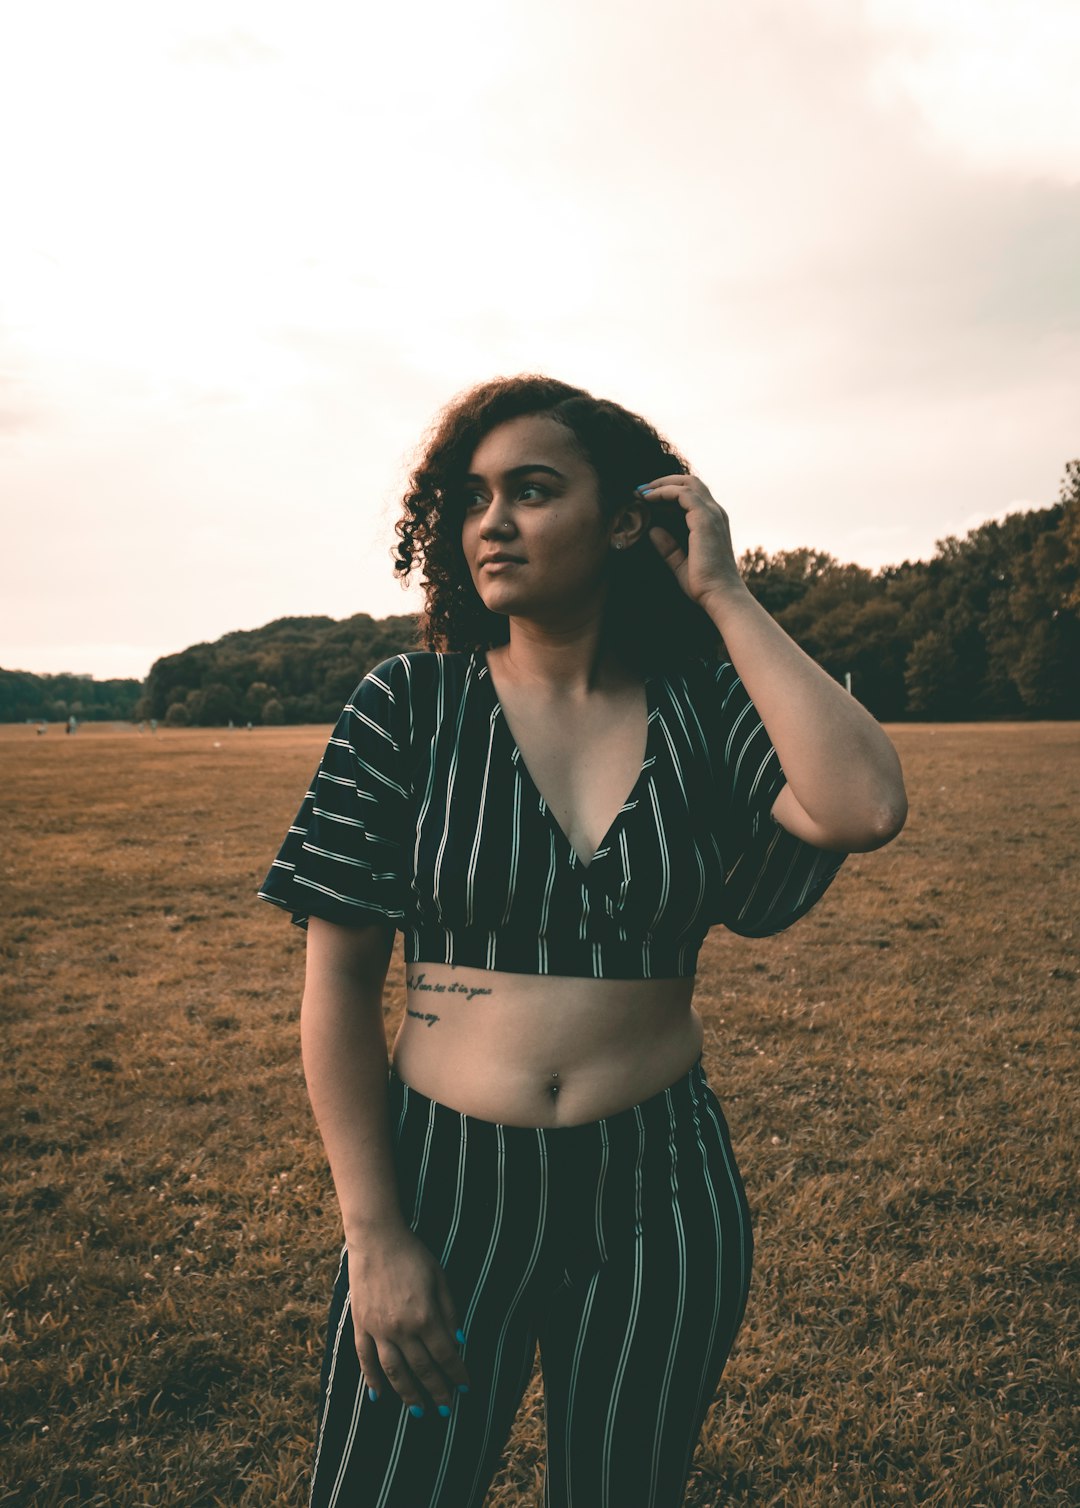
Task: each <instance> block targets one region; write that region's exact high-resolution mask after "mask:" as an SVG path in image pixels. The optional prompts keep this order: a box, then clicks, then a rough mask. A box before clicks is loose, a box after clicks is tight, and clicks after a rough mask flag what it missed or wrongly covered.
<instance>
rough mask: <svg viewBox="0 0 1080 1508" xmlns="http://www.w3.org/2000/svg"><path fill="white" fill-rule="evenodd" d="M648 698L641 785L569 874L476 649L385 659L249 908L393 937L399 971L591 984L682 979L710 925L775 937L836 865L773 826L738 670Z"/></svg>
mask: <svg viewBox="0 0 1080 1508" xmlns="http://www.w3.org/2000/svg"><path fill="white" fill-rule="evenodd" d="M646 696H647V699H648V707H649V721H648V739H647V744H646V751H645V758H644V762H643V763H642V766H641V770H640V772H639V774H638V778H637V781H636V783H635V785H634V787H633V789H632V790H631V791H630V793H629V795H628V796H627V798H626V801H625V802H624V803H623V805H622V807H621V808H620V810H619V812H618V813H617V815H616V816H615V819H614V821H613V822H612V824H611V827H610V828H609V829H608V831H607V832H606V833H605V835H604V837H603V838H602V839H601V841H600V846H599V848H598V849H597V850H596V853H595V855H594V856H593V858H592V860H591V861H590V862H589V863H588V864H584V863H583V862H582V861H581V859H580V857H579V856H578V854H577V853H576V852H575V850H574V848H573V847H572V845H571V844H570V842H569V840H568V839H567V837H566V836H565V834H564V833H563V831H562V829H561V828H560V827H559V825H558V824H557V823H556V821H555V819H554V817H553V816H552V814H551V811H550V809H549V807H548V805H547V803H546V802H545V800H544V798H543V796H542V795H541V793H540V791H539V790H538V789H537V787H536V785H535V784H534V783H533V780H532V777H531V776H530V774H529V771H528V769H527V768H526V765H525V762H524V760H523V759H522V757H521V752H520V750H519V749H518V747H517V744H516V743H515V741H514V738H513V735H512V734H511V732H510V729H509V727H508V725H507V722H506V718H505V716H504V715H503V710H502V707H501V706H500V704H499V699H498V696H497V694H496V692H495V688H494V684H493V682H492V678H491V674H490V672H489V669H488V664H487V658H486V656H485V654H484V652H483V651H482V650H474V651H472V652H471V653H430V652H424V651H416V652H411V653H406V654H398V655H394V656H393V657H392V658H391V659H388V660H384V661H382V663H381V664H379V665H376V666H375V668H374V669H373V670H370V671H369V672H368V673H367V675H365V676H364V678H363V680H362V681H361V682H360V684H359V685H358V686H357V687H356V690H355V691H354V692H353V694H352V696H351V697H350V699H349V701H348V702H347V704H346V705H345V707H344V709H343V710H342V713H341V716H340V717H339V718H338V721H337V725H336V726H335V728H334V731H333V734H332V735H331V737H330V740H329V742H328V743H327V745H326V750H325V752H324V754H323V756H322V760H321V761H320V763H319V767H318V769H317V770H316V772H315V776H314V779H313V780H312V782H311V789H310V790H309V791H308V792H307V794H306V796H305V797H304V800H303V803H302V805H301V807H300V810H299V812H298V813H297V816H296V820H295V822H294V823H293V824H292V826H291V827H290V828H289V831H288V833H287V834H286V837H285V841H284V842H283V844H282V846H281V851H280V852H279V854H278V856H277V858H276V859H275V860H274V862H273V864H272V865H271V867H270V872H269V874H268V875H267V876H266V879H265V881H264V882H263V886H262V888H261V889H260V891H259V895H260V897H261V898H262V899H263V900H266V901H270V902H272V903H273V904H274V905H277V906H281V907H284V908H285V909H286V910H288V911H291V912H292V919H293V921H294V923H296V925H298V926H301V927H306V925H307V919H308V917H309V916H319V917H323V918H325V919H326V920H327V921H331V922H337V923H339V924H342V925H345V926H363V925H366V924H369V923H371V922H383V923H391V924H393V926H394V927H395V928H396V929H399V930H400V931H401V932H402V933H403V935H404V952H405V961H406V963H420V962H427V963H434V962H439V963H447V964H459V965H472V966H474V967H477V968H483V969H499V970H508V971H509V972H511V973H516V974H559V975H574V976H583V977H589V978H594V979H601V978H604V979H665V978H672V977H680V976H687V975H692V974H693V973H694V972H695V968H696V964H697V956H698V951H699V949H700V947H701V943H702V941H703V939H704V937H705V934H706V933H707V932H708V931H709V929H710V927H713V926H715V925H718V924H719V925H723V926H725V927H727V928H729V929H730V930H731V931H733V932H737V933H739V934H740V935H742V936H744V937H767V936H769V935H771V934H772V933H775V932H780V931H782V930H783V929H784V928H785V927H789V926H791V924H792V922H795V921H797V920H798V919H799V917H801V916H804V915H805V914H806V912H807V911H809V910H810V908H811V906H813V905H814V903H815V902H816V901H817V900H819V899H820V897H821V896H822V895H823V894H824V893H825V891H826V889H827V888H828V886H829V885H830V884H831V883H832V881H833V879H834V878H835V876H836V873H837V871H838V870H839V868H840V866H841V864H842V863H843V861H844V859H845V858H846V857H847V855H846V854H844V853H834V852H831V851H829V850H826V849H821V848H815V847H813V846H812V845H811V844H809V843H806V842H804V841H803V840H802V839H800V838H796V837H794V836H792V834H790V833H789V832H787V831H786V829H784V828H782V827H781V826H779V824H778V823H777V822H775V821H774V820H773V818H772V816H771V815H770V811H771V807H772V804H773V802H774V801H775V800H776V796H777V793H778V792H779V791H780V789H781V788H782V787H783V785H784V784H785V782H786V776H785V775H784V772H783V770H782V769H781V767H780V761H779V758H778V756H777V753H776V750H775V749H774V748H773V745H772V742H771V740H770V738H769V735H768V733H767V732H766V730H765V727H764V725H763V723H762V721H761V719H760V717H759V716H758V714H757V711H756V709H755V707H754V704H753V702H752V701H751V700H750V697H749V695H748V694H747V692H746V690H745V688H744V687H743V684H742V682H741V680H740V679H739V677H738V675H737V674H736V671H735V668H734V666H733V665H732V664H731V663H730V661H727V660H716V661H712V660H708V659H704V658H702V659H692V660H688V661H686V662H683V663H681V664H680V665H679V667H678V669H677V670H674V669H673V670H671V671H668V672H663V673H658V674H655V675H653V676H651V677H650V678H649V679H648V680H647V682H646Z"/></svg>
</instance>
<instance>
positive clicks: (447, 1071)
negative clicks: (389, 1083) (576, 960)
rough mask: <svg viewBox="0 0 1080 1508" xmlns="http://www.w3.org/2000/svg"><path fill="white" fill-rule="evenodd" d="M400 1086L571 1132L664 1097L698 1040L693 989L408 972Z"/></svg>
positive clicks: (431, 968)
mask: <svg viewBox="0 0 1080 1508" xmlns="http://www.w3.org/2000/svg"><path fill="white" fill-rule="evenodd" d="M405 980H406V986H407V999H406V1008H405V1016H404V1018H403V1020H402V1023H401V1029H400V1030H399V1032H398V1035H397V1038H396V1040H395V1042H394V1048H393V1054H392V1058H393V1064H394V1071H395V1072H396V1073H397V1075H398V1077H399V1078H401V1079H403V1080H404V1082H405V1083H406V1084H408V1085H410V1086H411V1087H412V1088H413V1089H416V1090H418V1091H419V1093H420V1094H423V1095H426V1096H427V1098H428V1099H432V1100H437V1101H439V1103H440V1104H443V1105H449V1106H450V1107H451V1108H452V1109H454V1110H459V1111H463V1112H464V1113H465V1114H466V1115H472V1116H475V1117H477V1118H478V1119H480V1120H486V1121H497V1122H499V1123H501V1124H502V1125H508V1126H573V1125H580V1124H582V1123H584V1122H587V1121H595V1120H600V1119H602V1118H603V1117H604V1116H608V1115H615V1114H617V1113H618V1112H619V1111H620V1110H627V1109H629V1108H630V1106H631V1105H636V1104H639V1103H640V1101H642V1100H645V1099H648V1098H649V1097H650V1096H651V1095H654V1094H659V1093H660V1091H661V1090H663V1089H666V1088H667V1087H668V1085H669V1084H674V1083H675V1082H676V1081H677V1080H678V1079H680V1078H682V1077H683V1075H684V1074H686V1073H687V1072H689V1070H690V1069H691V1068H692V1067H693V1065H694V1063H696V1062H697V1059H698V1057H699V1056H700V1053H701V1044H702V1040H703V1036H704V1030H703V1027H702V1023H701V1017H700V1016H699V1015H698V1013H697V1012H696V1011H695V1010H694V1008H693V1006H692V1004H691V1001H692V999H693V993H694V980H693V979H692V978H690V979H575V978H568V977H565V976H558V975H534V974H510V973H506V972H500V971H495V970H490V969H479V968H468V967H459V966H457V965H454V964H445V963H410V964H406V966H405Z"/></svg>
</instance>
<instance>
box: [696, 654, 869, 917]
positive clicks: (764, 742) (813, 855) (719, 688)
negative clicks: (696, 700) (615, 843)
mask: <svg viewBox="0 0 1080 1508" xmlns="http://www.w3.org/2000/svg"><path fill="white" fill-rule="evenodd" d="M708 670H709V674H710V677H711V679H712V681H713V688H712V692H711V708H710V711H711V717H710V718H709V721H708V725H707V726H708V731H707V737H708V738H709V741H710V752H711V755H712V763H713V773H714V777H715V778H716V780H717V782H718V791H717V798H718V799H717V802H716V806H715V822H716V828H715V839H716V845H717V849H718V851H719V854H720V857H721V863H722V867H723V872H724V884H723V890H722V894H721V896H720V903H719V914H718V915H716V916H715V917H714V920H715V921H717V922H719V923H721V924H722V925H723V926H725V927H727V928H728V929H729V930H730V931H732V932H736V933H738V934H739V935H740V936H742V937H770V936H772V935H773V934H774V933H776V932H782V931H783V930H784V929H785V927H790V926H791V925H792V923H793V922H797V921H798V920H799V918H800V917H803V916H805V915H806V913H807V912H808V911H809V910H810V908H811V907H812V906H815V905H816V904H817V902H818V901H819V900H820V899H821V897H822V896H823V895H824V894H825V892H826V890H828V888H829V886H830V885H831V884H832V882H833V880H834V879H835V878H836V876H837V873H838V872H839V870H840V866H841V865H842V864H843V862H844V860H845V859H846V858H847V854H846V853H840V852H833V851H832V850H830V849H824V848H815V847H814V845H813V844H811V843H807V842H806V841H805V840H804V839H802V838H797V837H795V836H794V835H793V834H792V833H789V832H788V831H787V829H786V828H783V827H781V826H780V824H779V823H778V822H776V821H775V820H774V818H773V817H772V814H771V813H772V805H773V802H774V801H775V800H776V798H777V796H778V794H779V793H780V791H781V790H782V789H783V787H784V786H785V785H786V784H787V776H786V775H785V774H784V771H783V768H782V766H781V764H780V758H779V755H778V754H777V752H776V749H775V748H774V747H773V743H772V739H771V738H770V737H769V734H768V732H767V731H766V729H765V725H764V723H763V722H762V720H761V718H760V716H759V715H758V711H757V708H756V707H755V706H754V703H753V702H752V701H751V699H750V695H749V693H748V692H747V690H746V687H745V686H744V685H743V683H742V681H741V680H740V678H739V675H738V673H737V671H736V670H735V667H734V665H732V664H731V662H730V661H729V660H723V661H719V662H715V663H710V664H709V665H708Z"/></svg>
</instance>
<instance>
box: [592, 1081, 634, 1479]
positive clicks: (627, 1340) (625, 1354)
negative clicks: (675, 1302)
mask: <svg viewBox="0 0 1080 1508" xmlns="http://www.w3.org/2000/svg"><path fill="white" fill-rule="evenodd" d="M634 1118H635V1120H636V1121H637V1127H638V1155H637V1163H636V1165H635V1167H634V1221H635V1225H636V1226H637V1228H638V1230H639V1231H640V1228H641V1165H642V1161H643V1159H644V1156H645V1120H644V1117H643V1116H642V1114H641V1107H640V1106H638V1105H635V1106H634ZM641 1246H642V1242H641V1237H640V1235H639V1236H638V1237H637V1238H636V1239H635V1241H634V1287H633V1292H632V1296H631V1299H630V1317H629V1319H628V1320H627V1322H626V1329H625V1331H624V1332H623V1340H622V1347H621V1349H620V1351H619V1360H618V1363H617V1364H616V1367H615V1380H614V1385H613V1387H612V1389H611V1399H610V1401H609V1403H608V1411H607V1419H606V1421H605V1423H604V1440H603V1446H602V1448H601V1459H600V1504H599V1508H625V1505H623V1504H618V1503H612V1501H611V1493H610V1488H611V1449H612V1445H613V1443H614V1437H615V1415H616V1413H617V1411H618V1407H619V1394H620V1393H621V1392H622V1385H623V1379H624V1377H625V1375H626V1365H627V1362H628V1361H629V1359H630V1346H631V1343H632V1341H633V1338H634V1329H635V1326H636V1325H637V1316H638V1308H639V1306H640V1303H641V1266H642V1261H641Z"/></svg>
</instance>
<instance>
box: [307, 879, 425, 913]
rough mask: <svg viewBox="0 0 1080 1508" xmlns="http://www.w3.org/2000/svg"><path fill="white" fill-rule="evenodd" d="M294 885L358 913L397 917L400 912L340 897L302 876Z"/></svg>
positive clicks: (334, 891) (349, 896)
mask: <svg viewBox="0 0 1080 1508" xmlns="http://www.w3.org/2000/svg"><path fill="white" fill-rule="evenodd" d="M295 883H296V884H297V885H303V886H304V887H305V888H306V889H308V890H317V891H319V893H320V894H321V895H328V896H330V897H331V899H332V900H335V901H341V902H342V903H343V904H344V905H346V906H355V907H356V908H357V909H358V910H360V911H377V912H378V913H379V915H380V916H385V917H398V916H401V915H402V913H401V912H400V911H393V910H387V908H386V907H385V906H377V905H376V904H375V902H374V901H358V900H357V899H356V898H355V896H351V895H341V894H340V893H339V892H338V891H337V890H331V889H330V886H329V885H319V884H317V883H316V882H315V881H314V880H308V879H305V878H304V876H303V875H299V874H298V875H296V876H295Z"/></svg>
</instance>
